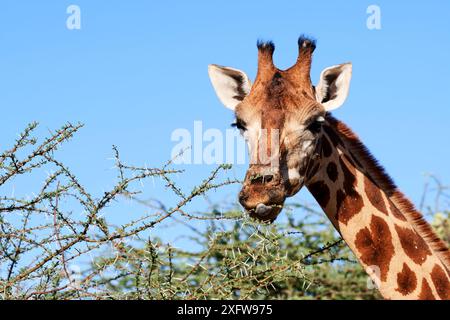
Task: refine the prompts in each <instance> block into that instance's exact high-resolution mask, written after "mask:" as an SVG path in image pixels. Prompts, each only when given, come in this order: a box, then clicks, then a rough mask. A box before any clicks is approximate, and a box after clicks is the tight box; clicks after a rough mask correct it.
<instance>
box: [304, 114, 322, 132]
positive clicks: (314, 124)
mask: <svg viewBox="0 0 450 320" xmlns="http://www.w3.org/2000/svg"><path fill="white" fill-rule="evenodd" d="M324 122H325V118H324V117H322V116H319V117H317V118H315V119H314V120H312V121H311V122H310V123H309V125H308V127H307V128H308V130H309V131H311V132H312V133H316V134H317V133H319V132H320V130H321V129H322V125H323V124H324Z"/></svg>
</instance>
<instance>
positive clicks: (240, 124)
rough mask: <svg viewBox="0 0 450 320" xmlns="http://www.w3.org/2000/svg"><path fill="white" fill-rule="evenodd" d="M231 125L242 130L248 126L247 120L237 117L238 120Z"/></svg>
mask: <svg viewBox="0 0 450 320" xmlns="http://www.w3.org/2000/svg"><path fill="white" fill-rule="evenodd" d="M231 126H232V127H235V128H237V129H239V130H242V131H245V130H247V128H246V127H245V122H244V121H242V120H240V119H236V121H235V122H233V123H232V124H231Z"/></svg>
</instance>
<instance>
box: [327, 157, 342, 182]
mask: <svg viewBox="0 0 450 320" xmlns="http://www.w3.org/2000/svg"><path fill="white" fill-rule="evenodd" d="M327 175H328V178H329V179H330V180H331V181H332V182H336V180H337V179H338V177H339V172H338V168H337V165H336V163H334V162H330V163H329V164H328V165H327Z"/></svg>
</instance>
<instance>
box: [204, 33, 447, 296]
mask: <svg viewBox="0 0 450 320" xmlns="http://www.w3.org/2000/svg"><path fill="white" fill-rule="evenodd" d="M257 47H258V66H257V75H256V79H255V81H254V83H253V84H252V82H251V81H250V79H249V78H248V76H247V75H246V74H245V73H244V72H243V71H241V70H238V69H235V68H230V67H223V66H219V65H209V67H208V73H209V76H210V80H211V82H212V85H213V87H214V89H215V91H216V94H217V96H218V98H219V100H220V101H221V102H222V103H223V104H224V105H225V106H226V107H227V108H229V109H231V110H233V111H234V113H235V117H236V121H235V124H234V125H235V126H236V127H237V128H238V129H239V130H240V132H241V134H242V135H243V137H244V139H245V140H246V141H247V143H248V145H249V154H250V165H249V168H248V171H247V173H246V176H245V179H244V182H243V185H242V190H241V191H240V193H239V202H240V203H241V205H242V206H243V207H244V208H245V210H246V211H247V212H248V214H249V215H250V216H251V217H253V218H256V219H259V220H261V221H267V222H270V223H271V222H273V221H274V220H275V219H276V218H277V216H278V215H279V213H280V212H281V210H282V208H283V204H284V202H285V200H286V198H288V197H292V196H293V195H295V194H296V193H297V192H298V191H299V190H300V189H301V188H302V187H303V186H306V187H307V189H308V190H309V191H310V192H311V194H312V195H313V197H314V198H315V199H316V200H317V202H318V203H319V205H320V206H321V207H322V209H323V210H324V212H325V214H326V215H327V217H328V218H329V220H330V221H331V223H332V224H333V226H334V227H335V228H336V230H337V231H338V232H339V233H340V235H341V236H342V238H343V239H344V240H345V242H346V243H347V245H348V246H349V247H350V249H351V250H352V251H353V253H354V254H355V256H356V257H357V259H358V260H359V262H360V263H361V264H362V266H363V267H364V269H365V270H366V272H367V273H368V275H369V276H370V278H371V279H372V280H373V281H374V283H375V284H376V285H377V287H378V289H379V290H380V293H381V295H382V296H383V297H384V298H385V299H422V300H432V299H436V300H440V299H450V252H449V251H448V249H447V247H446V245H445V244H444V242H443V241H442V240H440V239H439V238H438V237H437V236H436V235H435V233H434V232H433V231H432V229H431V227H430V226H429V224H428V223H427V222H426V221H425V220H424V219H423V217H422V215H421V214H420V213H419V212H418V211H417V210H416V209H415V208H414V205H413V204H412V203H411V202H410V201H409V200H408V199H407V198H406V197H405V196H404V195H403V194H402V193H401V192H400V191H399V190H398V188H397V187H396V185H395V184H394V182H393V181H392V180H391V178H390V177H389V176H388V175H387V174H386V172H385V171H384V169H383V168H382V167H381V166H380V165H379V164H378V162H377V160H375V158H374V157H373V156H372V155H371V153H370V152H369V150H368V149H367V148H366V147H365V146H364V144H363V143H362V142H361V141H360V140H359V138H358V137H357V136H356V134H354V133H353V132H352V131H351V129H349V128H348V127H347V126H346V125H345V124H344V123H343V122H341V121H339V120H337V119H336V118H334V117H333V116H332V115H331V113H330V112H331V111H332V110H335V109H337V108H339V107H340V106H341V105H342V104H343V103H344V101H345V100H346V98H347V96H348V92H349V85H350V79H351V75H352V64H351V63H344V64H340V65H334V66H332V67H329V68H326V69H324V70H323V71H322V72H321V74H320V80H319V82H318V84H317V85H316V86H313V85H312V83H311V79H310V71H311V62H312V55H313V52H314V50H315V48H316V42H315V40H313V39H310V38H307V37H305V36H301V37H300V38H299V39H298V47H299V54H298V58H297V61H296V63H295V64H294V65H293V66H292V67H290V68H289V69H287V70H280V69H278V68H277V67H275V65H274V63H273V53H274V50H275V46H274V44H273V42H270V41H269V42H262V41H258V43H257ZM274 142H276V143H274ZM262 155H265V157H263V156H262ZM263 158H264V159H263Z"/></svg>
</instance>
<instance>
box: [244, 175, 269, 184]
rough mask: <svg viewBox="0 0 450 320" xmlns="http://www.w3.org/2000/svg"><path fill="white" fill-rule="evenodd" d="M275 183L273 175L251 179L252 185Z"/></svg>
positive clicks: (257, 176)
mask: <svg viewBox="0 0 450 320" xmlns="http://www.w3.org/2000/svg"><path fill="white" fill-rule="evenodd" d="M272 181H273V175H272V174H265V175H256V176H253V177H251V178H250V183H251V184H265V183H270V182H272Z"/></svg>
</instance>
